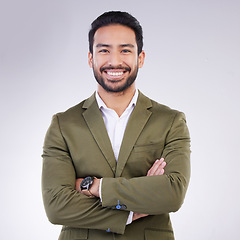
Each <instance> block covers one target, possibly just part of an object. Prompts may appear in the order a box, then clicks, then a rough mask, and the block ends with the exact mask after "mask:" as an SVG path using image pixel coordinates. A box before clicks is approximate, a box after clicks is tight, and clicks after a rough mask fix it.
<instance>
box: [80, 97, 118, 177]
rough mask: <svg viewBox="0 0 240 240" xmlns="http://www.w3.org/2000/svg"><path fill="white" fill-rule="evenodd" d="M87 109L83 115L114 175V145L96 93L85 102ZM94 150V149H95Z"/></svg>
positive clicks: (84, 105) (84, 106)
mask: <svg viewBox="0 0 240 240" xmlns="http://www.w3.org/2000/svg"><path fill="white" fill-rule="evenodd" d="M83 108H85V109H86V111H84V112H83V117H84V119H85V121H86V123H87V125H88V127H89V130H90V131H91V133H92V135H93V137H94V139H95V140H96V143H97V144H98V146H99V148H100V149H101V151H102V153H103V155H104V156H105V158H106V160H107V162H108V164H109V166H110V167H111V169H112V171H113V173H114V175H115V171H116V159H115V156H114V153H113V150H112V145H111V142H110V139H109V136H108V133H107V130H106V127H105V124H104V121H103V118H102V114H101V111H100V110H99V108H98V105H97V102H96V100H95V94H93V95H92V96H91V97H90V98H89V99H87V100H86V101H85V103H84V104H83ZM93 151H94V150H93Z"/></svg>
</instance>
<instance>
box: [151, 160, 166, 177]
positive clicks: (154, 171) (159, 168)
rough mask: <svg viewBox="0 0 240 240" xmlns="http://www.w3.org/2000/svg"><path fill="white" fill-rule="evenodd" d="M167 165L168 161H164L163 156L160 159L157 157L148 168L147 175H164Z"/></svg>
mask: <svg viewBox="0 0 240 240" xmlns="http://www.w3.org/2000/svg"><path fill="white" fill-rule="evenodd" d="M165 166H166V162H164V158H161V159H160V160H159V159H157V160H156V161H155V162H154V164H153V165H152V167H151V168H150V169H149V170H148V172H147V176H157V175H163V174H164V168H165Z"/></svg>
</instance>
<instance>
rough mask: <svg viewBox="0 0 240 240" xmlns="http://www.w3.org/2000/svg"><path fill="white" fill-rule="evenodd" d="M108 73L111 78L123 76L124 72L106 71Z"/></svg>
mask: <svg viewBox="0 0 240 240" xmlns="http://www.w3.org/2000/svg"><path fill="white" fill-rule="evenodd" d="M106 73H107V74H108V75H110V76H122V75H123V74H124V72H112V71H106Z"/></svg>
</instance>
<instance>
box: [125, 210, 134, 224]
mask: <svg viewBox="0 0 240 240" xmlns="http://www.w3.org/2000/svg"><path fill="white" fill-rule="evenodd" d="M132 219H133V212H132V211H130V212H129V215H128V220H127V223H126V225H129V224H131V223H132Z"/></svg>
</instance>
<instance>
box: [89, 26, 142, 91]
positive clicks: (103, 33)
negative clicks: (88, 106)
mask: <svg viewBox="0 0 240 240" xmlns="http://www.w3.org/2000/svg"><path fill="white" fill-rule="evenodd" d="M144 57H145V54H144V52H141V53H140V55H138V49H137V42H136V37H135V33H134V31H133V30H132V29H131V28H128V27H126V26H123V25H110V26H105V27H101V28H99V29H98V30H97V31H96V33H95V35H94V42H93V54H91V53H89V56H88V61H89V65H90V67H92V68H93V73H94V76H95V78H96V80H97V82H98V84H99V85H100V86H102V88H103V89H105V90H106V91H107V92H122V91H124V90H125V89H127V88H129V87H130V86H131V85H132V83H133V82H134V81H135V79H136V77H137V73H138V68H140V67H142V65H143V63H144Z"/></svg>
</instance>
